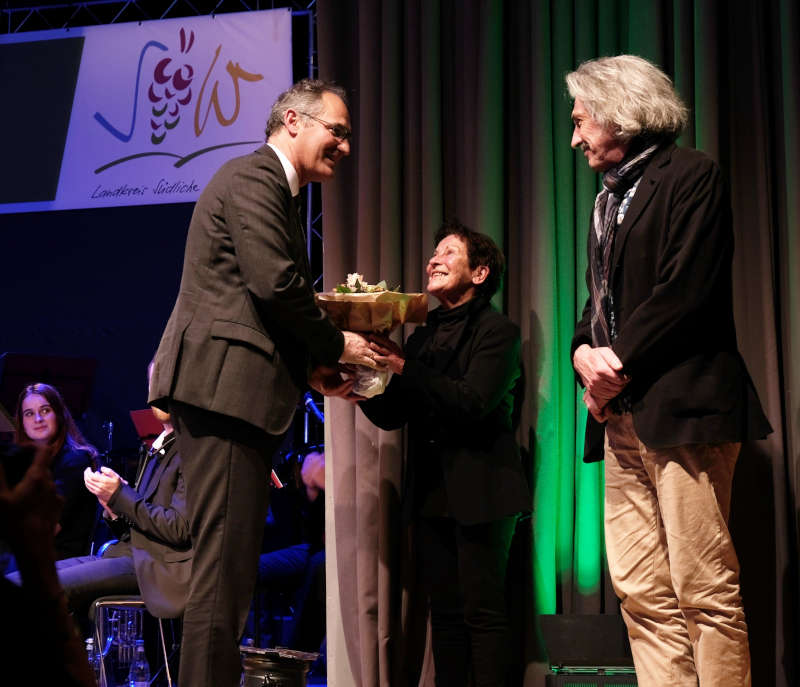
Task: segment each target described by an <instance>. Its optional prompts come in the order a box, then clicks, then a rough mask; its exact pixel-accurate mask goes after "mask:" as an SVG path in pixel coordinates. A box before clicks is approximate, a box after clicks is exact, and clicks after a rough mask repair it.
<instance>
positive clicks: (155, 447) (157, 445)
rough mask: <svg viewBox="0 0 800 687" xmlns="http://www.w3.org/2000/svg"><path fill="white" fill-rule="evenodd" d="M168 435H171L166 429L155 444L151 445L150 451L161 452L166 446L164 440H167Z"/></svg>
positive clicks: (156, 439)
mask: <svg viewBox="0 0 800 687" xmlns="http://www.w3.org/2000/svg"><path fill="white" fill-rule="evenodd" d="M168 434H169V432H168V431H167V430H166V429H165V430H164V431H163V432H161V434H159V435H158V436H157V437H156V438H155V440H154V441H153V443H152V444H151V445H150V450H151V451H160V450H161V447H162V446H163V445H164V439H166V438H167V435H168Z"/></svg>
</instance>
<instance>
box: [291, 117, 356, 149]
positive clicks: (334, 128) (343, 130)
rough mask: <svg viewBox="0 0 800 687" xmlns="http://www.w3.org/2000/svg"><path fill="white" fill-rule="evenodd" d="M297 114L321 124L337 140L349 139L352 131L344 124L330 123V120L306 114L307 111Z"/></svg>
mask: <svg viewBox="0 0 800 687" xmlns="http://www.w3.org/2000/svg"><path fill="white" fill-rule="evenodd" d="M298 114H301V115H303V116H304V117H308V118H309V119H313V120H314V121H315V122H319V123H320V124H322V126H324V127H325V128H326V129H327V130H328V131H330V132H331V136H333V137H334V138H335V139H336V140H337V141H341V142H342V143H344V142H345V141H349V140H350V139H351V138H352V136H353V132H352V131H350V129H348V128H347V127H346V126H344V124H331V123H330V122H326V121H325V120H324V119H320V118H319V117H315V116H314V115H312V114H308V112H299V113H298Z"/></svg>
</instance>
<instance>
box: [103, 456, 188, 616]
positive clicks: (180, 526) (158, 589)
mask: <svg viewBox="0 0 800 687" xmlns="http://www.w3.org/2000/svg"><path fill="white" fill-rule="evenodd" d="M145 476H146V477H148V479H147V480H146V481H144V480H143V481H142V483H141V484H139V487H138V489H133V488H132V487H130V486H128V485H127V484H122V485H121V486H120V488H119V489H117V491H116V492H115V493H114V495H113V496H112V497H111V498H110V499H109V501H108V507H109V508H110V509H111V510H112V511H114V513H116V514H117V515H118V516H120V519H122V520H123V521H124V523H125V524H126V525H128V526H129V527H130V544H129V546H130V551H129V552H128V551H126V548H127V547H126V542H125V541H121V542H120V544H118V545H116V546H115V549H116V550H114V551H113V553H111V555H113V556H119V555H127V554H128V553H130V555H131V557H132V558H133V565H134V569H135V570H136V579H137V581H138V583H139V590H140V592H141V595H142V598H143V599H144V602H145V604H146V606H147V609H148V610H149V611H150V613H151V614H152V615H154V616H156V617H159V618H176V617H178V616H180V615H181V614H182V613H183V609H184V607H185V606H186V597H187V593H188V591H189V576H190V573H191V570H192V548H191V540H190V537H189V522H188V519H187V513H186V494H185V489H184V483H183V475H182V473H181V458H180V455H179V454H178V448H177V443H176V442H174V441H173V442H171V444H170V445H169V447H168V448H167V449H166V451H165V452H164V455H162V456H160V457H159V458H158V462H157V464H156V466H155V468H154V469H153V470H152V472H149V473H148V472H145ZM112 522H113V521H112ZM126 539H127V537H126ZM108 555H109V554H106V556H108Z"/></svg>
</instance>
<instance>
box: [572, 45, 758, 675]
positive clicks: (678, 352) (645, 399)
mask: <svg viewBox="0 0 800 687" xmlns="http://www.w3.org/2000/svg"><path fill="white" fill-rule="evenodd" d="M566 80H567V86H568V88H569V93H570V96H571V97H572V98H573V100H574V107H573V110H572V120H573V123H574V130H573V134H572V147H573V148H576V149H580V150H581V151H582V152H583V154H584V156H585V157H586V160H587V162H588V164H589V167H590V168H591V169H593V170H594V171H596V172H599V173H601V174H602V175H603V177H602V180H603V189H602V190H601V191H600V193H599V194H598V195H597V199H596V200H595V204H594V210H593V212H592V215H591V219H590V227H589V241H588V268H587V271H586V283H587V286H588V289H589V298H588V300H587V302H586V305H585V307H584V310H583V315H582V317H581V319H580V321H579V322H578V324H577V326H576V330H575V336H574V338H573V341H572V351H571V353H572V363H573V366H574V368H575V371H576V372H577V375H578V377H579V379H580V381H581V383H582V385H583V386H584V387H585V391H584V394H583V400H584V403H585V404H586V407H587V408H588V410H589V415H590V416H589V419H588V421H587V428H586V448H587V455H586V457H585V459H584V460H587V461H589V460H599V459H601V458H603V457H604V458H605V482H606V486H605V489H606V492H605V535H606V550H607V555H608V565H609V571H610V574H611V579H612V582H613V584H614V589H615V590H616V593H617V595H618V596H619V597H620V599H621V600H622V615H623V617H624V619H625V623H626V625H627V627H628V635H629V637H630V640H631V649H632V652H633V658H634V663H635V666H636V677H637V681H638V684H639V685H640V687H663V686H664V685H670V686H672V687H696V686H697V684H698V682H699V684H700V686H701V687H706V686H708V687H710V686H711V685H715V686H716V685H720V686H721V685H725V687H749V686H750V684H751V678H750V652H749V647H748V640H747V625H746V623H745V617H744V610H743V607H742V600H741V595H740V591H739V564H738V561H737V558H736V553H735V551H734V548H733V542H732V540H731V536H730V533H729V531H728V514H729V510H730V495H731V482H732V478H733V471H734V466H735V464H736V459H737V456H738V454H739V450H740V448H741V442H743V441H747V440H749V439H758V438H763V437H764V436H766V435H767V434H768V433H769V432H770V431H771V428H770V426H769V423H768V422H767V420H766V418H765V417H764V414H763V412H762V409H761V405H760V403H759V400H758V397H757V395H756V391H755V389H754V387H753V384H752V382H751V380H750V377H749V375H748V373H747V370H746V368H745V365H744V362H743V361H742V358H741V356H740V355H739V352H738V350H737V344H736V330H735V328H734V321H733V305H732V285H731V263H732V257H733V230H732V218H731V209H730V201H729V198H728V196H727V193H726V190H725V188H724V185H723V181H722V175H721V173H720V170H719V167H718V166H717V164H716V163H715V162H714V161H712V160H711V159H710V158H709V157H707V156H706V155H704V154H703V153H701V152H699V151H697V150H692V149H688V148H678V147H676V145H675V143H674V141H675V140H676V139H677V137H678V136H679V135H680V133H681V131H682V130H683V129H684V127H685V126H686V123H687V120H688V112H687V109H686V107H685V106H684V104H683V103H682V102H681V100H680V98H679V96H678V95H677V94H676V92H675V89H674V88H673V85H672V82H671V81H670V79H669V77H667V76H666V74H664V73H663V72H662V71H661V70H660V69H658V68H657V67H655V66H654V65H653V64H651V63H650V62H648V61H646V60H644V59H642V58H640V57H636V56H633V55H619V56H616V57H605V58H600V59H596V60H592V61H589V62H585V63H583V64H582V65H581V66H580V67H579V68H578V69H577V70H576V71H574V72H571V73H570V74H568V75H567V77H566ZM603 430H605V431H603Z"/></svg>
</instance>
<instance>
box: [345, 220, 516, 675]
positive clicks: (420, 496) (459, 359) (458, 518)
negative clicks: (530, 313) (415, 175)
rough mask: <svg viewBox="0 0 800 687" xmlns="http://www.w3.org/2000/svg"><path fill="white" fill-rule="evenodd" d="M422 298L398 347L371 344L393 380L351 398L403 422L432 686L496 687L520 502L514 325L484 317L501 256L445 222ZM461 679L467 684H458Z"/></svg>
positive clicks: (502, 669) (378, 416)
mask: <svg viewBox="0 0 800 687" xmlns="http://www.w3.org/2000/svg"><path fill="white" fill-rule="evenodd" d="M435 246H436V249H435V250H434V253H433V257H431V259H430V260H429V261H428V266H427V273H428V285H427V291H428V293H429V294H431V295H432V296H435V297H436V298H437V299H438V300H439V303H440V305H439V307H438V308H436V309H435V310H432V311H431V312H430V313H428V318H427V322H426V324H425V326H421V327H417V329H416V330H415V331H414V333H413V334H412V335H411V336H410V337H409V339H408V341H407V342H406V347H405V353H404V352H403V351H402V350H401V349H400V348H399V347H398V346H397V345H396V344H394V343H393V342H392V341H390V340H388V339H378V338H375V340H374V341H373V343H372V346H373V350H375V351H376V353H378V356H377V357H376V361H378V362H379V363H381V364H385V365H387V366H388V367H389V368H390V369H391V370H392V372H393V373H394V375H393V376H392V379H391V381H390V382H389V385H388V387H387V388H386V391H385V392H384V393H383V394H381V395H379V396H375V397H374V398H371V399H370V400H368V401H362V402H361V403H360V404H359V405H360V406H361V409H362V410H363V411H364V414H365V415H366V416H367V417H368V418H369V419H370V420H371V421H372V422H373V423H374V424H376V425H377V426H378V427H381V428H382V429H387V430H391V429H399V428H400V427H402V426H403V425H405V424H408V452H407V453H408V457H407V468H406V470H407V475H406V478H405V481H404V484H403V513H404V515H405V518H406V520H407V521H411V522H413V524H414V526H415V528H414V532H415V541H416V546H417V551H416V554H417V555H416V570H417V575H418V578H419V579H420V581H421V582H422V585H423V587H424V588H425V590H426V592H427V596H428V602H429V607H430V614H431V628H432V640H433V658H434V665H435V671H436V684H437V685H438V686H439V687H466V686H467V685H468V684H474V685H475V686H476V687H490V686H491V687H500V686H501V685H505V683H506V679H507V677H508V673H509V669H510V667H511V655H510V654H511V652H510V649H509V646H510V637H509V624H508V612H507V607H506V596H505V580H506V572H507V565H508V558H509V552H510V547H511V541H512V537H513V535H514V531H515V527H516V523H517V519H518V516H519V514H520V513H522V512H526V511H529V510H530V506H531V497H530V493H529V490H528V486H527V481H526V479H525V474H524V472H523V468H522V461H521V458H520V452H519V447H518V446H517V442H516V439H515V432H516V428H517V424H518V422H519V410H520V403H521V400H522V384H523V377H522V371H521V366H520V335H519V328H518V327H517V326H516V325H515V324H514V323H513V322H511V320H509V319H508V318H507V317H505V316H504V315H502V314H500V313H499V312H497V311H496V310H494V309H493V308H492V306H491V304H490V299H491V297H492V296H493V295H494V293H495V292H496V291H497V289H498V288H499V287H500V284H501V281H502V277H503V272H504V269H505V259H504V257H503V254H502V253H501V252H500V250H499V249H498V248H497V246H496V245H495V244H494V242H493V241H492V240H491V239H490V238H489V237H488V236H486V235H484V234H481V233H479V232H476V231H472V230H471V229H468V228H466V227H464V226H462V225H461V224H459V223H457V222H452V223H447V224H445V225H444V226H442V227H441V229H440V230H439V231H438V233H437V234H436V239H435ZM470 675H471V680H472V683H470Z"/></svg>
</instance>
